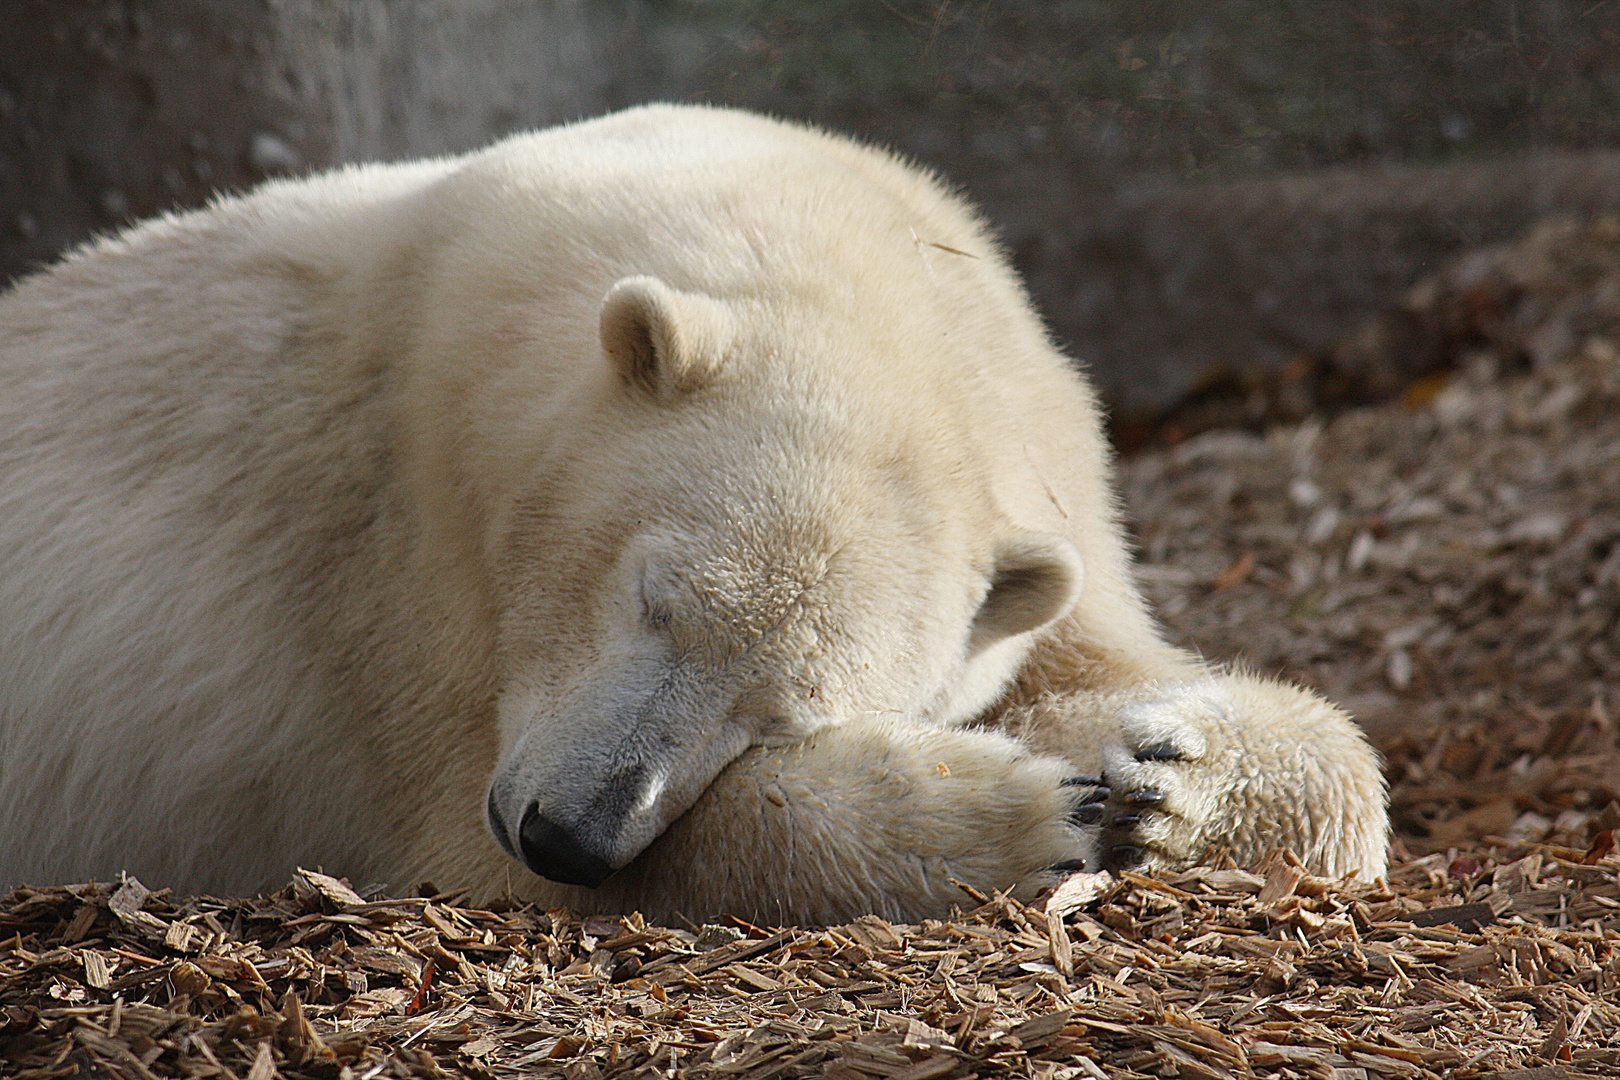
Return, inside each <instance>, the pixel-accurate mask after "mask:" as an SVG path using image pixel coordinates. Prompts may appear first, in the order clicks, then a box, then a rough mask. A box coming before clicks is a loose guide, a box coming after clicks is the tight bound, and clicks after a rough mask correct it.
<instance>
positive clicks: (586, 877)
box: [518, 803, 613, 889]
mask: <svg viewBox="0 0 1620 1080" xmlns="http://www.w3.org/2000/svg"><path fill="white" fill-rule="evenodd" d="M518 846H519V847H521V848H522V849H523V864H524V865H525V866H527V867H528V868H529V869H530V870H533V871H534V872H535V873H537V874H539V875H540V876H541V877H543V878H550V879H551V880H552V881H560V882H562V883H563V884H564V885H584V886H586V887H587V888H591V889H594V888H596V887H597V886H598V885H600V884H602V882H603V881H605V880H606V879H607V876H608V875H609V874H611V873H613V867H611V866H609V865H608V864H607V863H606V862H604V861H602V859H601V858H599V857H598V856H596V855H593V854H591V853H590V852H589V851H586V850H585V848H584V846H583V845H582V844H581V843H580V842H579V841H578V840H577V839H575V838H574V836H573V834H572V833H570V832H569V831H568V830H567V829H564V828H563V827H562V826H560V825H558V824H557V823H556V822H554V821H552V820H551V819H550V818H547V817H544V816H542V815H541V813H540V808H539V807H538V806H536V805H535V804H534V803H530V804H529V808H528V809H527V810H525V811H523V821H522V823H521V824H519V825H518Z"/></svg>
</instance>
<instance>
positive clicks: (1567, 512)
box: [0, 221, 1620, 1080]
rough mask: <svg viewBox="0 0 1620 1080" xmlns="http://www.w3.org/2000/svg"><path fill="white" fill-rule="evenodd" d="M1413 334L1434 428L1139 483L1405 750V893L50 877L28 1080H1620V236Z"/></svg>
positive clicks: (1483, 295)
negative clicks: (932, 913) (806, 905)
mask: <svg viewBox="0 0 1620 1080" xmlns="http://www.w3.org/2000/svg"><path fill="white" fill-rule="evenodd" d="M1470 298H1471V299H1470ZM1458 320H1463V322H1462V323H1461V324H1459V323H1458ZM1470 320H1471V321H1470ZM1398 321H1400V322H1401V325H1406V326H1417V327H1418V328H1419V329H1420V330H1421V329H1422V328H1423V327H1426V326H1427V327H1431V328H1432V327H1435V326H1441V327H1450V328H1451V329H1449V330H1447V331H1446V333H1447V334H1449V335H1450V336H1449V337H1447V336H1446V335H1445V334H1439V335H1436V334H1429V335H1427V336H1425V335H1423V334H1419V335H1418V336H1417V339H1415V340H1422V341H1423V342H1426V344H1425V346H1424V347H1425V348H1431V349H1433V348H1443V349H1445V350H1450V353H1449V354H1448V355H1445V356H1442V357H1439V358H1438V359H1437V358H1436V357H1435V356H1433V355H1430V356H1428V357H1427V359H1426V360H1425V363H1430V364H1431V367H1430V368H1429V369H1428V370H1432V371H1434V372H1438V374H1432V375H1430V376H1429V377H1428V378H1427V379H1425V381H1423V382H1421V383H1418V384H1416V385H1415V386H1413V387H1412V388H1410V389H1409V390H1408V391H1407V392H1406V394H1405V396H1404V398H1403V399H1402V400H1401V401H1399V402H1397V403H1394V404H1389V405H1384V406H1379V407H1375V408H1367V409H1362V410H1357V411H1347V412H1342V413H1340V414H1339V415H1337V416H1335V417H1333V418H1331V419H1309V420H1306V421H1305V422H1304V423H1303V424H1298V425H1293V426H1281V427H1275V428H1273V429H1272V430H1271V431H1269V432H1268V433H1266V434H1263V435H1252V434H1245V433H1242V432H1237V431H1230V430H1229V431H1212V432H1208V433H1205V434H1203V435H1200V436H1197V437H1195V438H1193V439H1190V440H1187V441H1185V442H1183V443H1181V444H1180V445H1178V446H1176V447H1174V448H1172V449H1169V450H1163V451H1155V452H1152V453H1145V454H1142V455H1139V456H1137V457H1135V458H1133V459H1131V460H1129V461H1127V462H1125V463H1124V466H1123V469H1122V472H1123V481H1124V486H1125V490H1126V494H1127V504H1128V507H1129V513H1130V517H1131V519H1132V523H1133V526H1134V528H1135V529H1136V530H1137V534H1138V536H1139V537H1140V540H1141V545H1142V554H1143V566H1142V577H1143V582H1144V585H1145V587H1146V588H1147V590H1148V591H1149V593H1150V594H1151V595H1152V597H1153V599H1154V600H1155V602H1156V603H1157V604H1158V606H1159V608H1160V610H1161V611H1162V612H1163V613H1164V615H1165V620H1166V623H1167V625H1168V626H1169V627H1170V630H1171V633H1172V635H1173V636H1175V637H1176V638H1177V639H1179V640H1181V641H1183V642H1185V643H1187V644H1189V645H1191V646H1193V647H1195V648H1198V649H1200V650H1201V651H1203V652H1204V653H1205V654H1206V655H1208V656H1210V657H1211V658H1212V659H1216V660H1220V661H1223V662H1242V663H1247V664H1249V665H1251V666H1253V667H1255V668H1258V669H1261V670H1264V671H1269V672H1276V673H1279V674H1283V675H1286V676H1288V677H1291V678H1295V679H1298V680H1300V681H1303V682H1306V683H1309V684H1311V685H1314V686H1316V687H1318V688H1320V689H1322V690H1324V691H1325V692H1327V693H1329V694H1330V695H1332V696H1334V697H1336V698H1338V699H1339V700H1341V701H1343V702H1345V703H1346V705H1347V706H1348V707H1349V708H1350V709H1351V710H1352V711H1353V712H1355V713H1356V714H1357V716H1358V717H1359V718H1360V719H1361V720H1362V722H1363V724H1364V725H1365V726H1366V727H1367V729H1368V731H1369V733H1370V734H1371V735H1372V737H1373V739H1374V741H1376V742H1377V743H1378V744H1379V745H1380V747H1381V748H1382V749H1383V750H1384V752H1385V754H1386V756H1387V758H1388V761H1389V772H1390V777H1391V781H1392V786H1393V797H1394V808H1395V823H1396V833H1397V839H1396V859H1395V862H1394V865H1393V867H1392V869H1391V871H1390V873H1389V875H1388V878H1387V880H1380V881H1374V882H1362V881H1357V880H1354V879H1352V880H1349V881H1345V882H1332V881H1324V880H1321V879H1317V878H1314V877H1311V876H1310V875H1308V874H1305V873H1303V872H1302V871H1301V870H1300V869H1299V867H1298V866H1297V864H1296V863H1295V862H1293V861H1291V860H1290V859H1288V858H1287V857H1286V856H1279V857H1277V858H1274V859H1273V860H1272V861H1271V862H1269V863H1268V864H1267V865H1266V866H1264V867H1261V868H1259V872H1249V871H1246V870H1242V869H1237V868H1234V867H1231V866H1218V867H1213V868H1203V869H1198V870H1194V871H1192V872H1189V873H1183V874H1176V875H1164V876H1160V877H1145V876H1139V875H1134V874H1125V875H1122V876H1120V877H1118V878H1114V877H1109V876H1107V875H1079V876H1077V877H1075V878H1072V879H1071V880H1070V881H1069V882H1067V883H1066V884H1065V885H1064V886H1062V887H1061V888H1060V889H1059V890H1058V892H1057V893H1056V894H1054V895H1053V896H1051V897H1049V898H1047V899H1046V900H1044V901H1043V902H1042V903H1040V904H1037V905H1035V906H1030V907H1025V906H1022V905H1020V904H1018V903H1016V902H1014V901H1011V900H1008V899H1004V898H1002V897H999V896H995V897H982V896H977V895H968V894H964V896H963V913H962V914H961V915H960V916H958V917H956V918H953V919H951V920H948V921H944V922H932V921H931V922H925V923H923V924H921V925H915V926H911V925H895V924H890V923H886V922H884V921H882V920H880V919H876V918H866V919H862V920H859V921H857V922H855V923H852V924H850V925H848V926H841V927H834V928H828V929H807V928H774V927H765V928H761V927H754V926H749V925H746V924H740V923H739V924H734V925H729V926H709V927H685V928H670V927H655V926H646V925H645V924H644V923H643V922H642V921H641V919H640V918H639V917H637V916H634V915H630V916H627V917H624V918H617V917H615V918H605V917H591V918H586V919H583V920H581V919H580V918H578V917H576V916H574V915H572V914H570V913H568V912H566V911H561V910H552V911H543V910H537V909H535V908H532V907H521V906H508V907H497V908H495V909H493V910H479V909H474V908H469V907H466V906H463V905H462V904H461V903H459V902H458V898H457V897H456V896H454V895H438V896H432V897H413V898H399V899H395V898H386V897H377V896H371V895H366V896H362V895H360V894H358V893H356V892H355V891H354V890H353V889H352V888H350V887H349V885H347V884H345V883H343V882H340V881H336V880H333V879H331V878H328V877H324V876H322V875H320V874H316V873H313V872H307V871H306V872H300V873H299V874H298V875H297V876H296V877H295V878H294V880H293V881H292V882H291V883H290V884H289V885H288V886H287V887H285V888H284V889H282V890H281V891H280V892H278V893H276V894H274V895H271V896H266V897H260V898H257V899H213V898H189V897H187V898H183V897H173V896H170V895H168V894H167V893H165V892H148V891H147V889H146V888H145V887H144V886H142V885H141V884H140V883H139V882H137V881H135V880H133V879H128V880H125V881H122V882H116V883H105V884H91V885H79V886H68V887H56V888H26V887H25V888H19V889H16V890H14V891H13V892H12V893H11V894H10V895H9V896H6V897H5V898H3V899H0V1074H4V1075H7V1076H17V1077H59V1076H60V1077H66V1076H79V1077H87V1078H88V1077H93V1078H97V1080H105V1078H112V1077H117V1078H139V1080H151V1078H153V1077H174V1076H198V1077H221V1078H226V1080H270V1078H272V1077H276V1076H285V1077H317V1078H323V1080H339V1078H341V1080H371V1078H375V1077H409V1076H414V1077H440V1076H445V1075H452V1076H468V1077H475V1078H488V1077H505V1076H520V1075H521V1076H531V1075H532V1076H560V1077H563V1078H565V1080H604V1078H614V1080H617V1078H620V1077H626V1078H628V1077H642V1076H647V1077H654V1076H656V1077H661V1078H664V1077H667V1078H674V1077H677V1076H679V1077H691V1078H693V1080H698V1078H707V1077H717V1078H726V1080H774V1078H777V1077H782V1078H794V1077H803V1076H812V1075H814V1076H823V1077H830V1078H834V1080H870V1078H884V1080H931V1078H945V1077H950V1078H968V1077H995V1076H1018V1077H1036V1078H1040V1080H1074V1078H1079V1077H1088V1078H1105V1077H1146V1076H1152V1077H1190V1078H1199V1080H1203V1078H1210V1080H1216V1078H1225V1077H1247V1076H1288V1077H1318V1078H1327V1080H1376V1078H1382V1077H1403V1078H1404V1077H1440V1076H1456V1077H1474V1076H1481V1077H1483V1076H1494V1077H1498V1078H1503V1080H1506V1078H1510V1077H1511V1078H1514V1080H1544V1078H1551V1077H1560V1076H1575V1075H1612V1076H1620V853H1617V852H1616V851H1615V846H1614V832H1615V829H1616V827H1617V826H1620V741H1617V737H1616V718H1617V716H1620V679H1617V677H1616V673H1617V671H1620V624H1617V613H1620V223H1616V222H1613V221H1609V222H1604V221H1598V222H1593V223H1555V224H1553V225H1549V226H1547V227H1545V228H1543V229H1541V230H1538V232H1537V233H1535V234H1533V235H1532V236H1531V237H1529V238H1527V239H1526V241H1524V242H1523V243H1522V244H1519V245H1514V246H1508V247H1503V248H1496V249H1490V250H1488V251H1485V252H1477V253H1474V254H1473V255H1471V256H1470V257H1469V259H1466V260H1460V261H1459V262H1458V263H1457V264H1454V265H1453V266H1450V267H1447V268H1445V269H1444V270H1443V271H1441V272H1440V273H1439V274H1437V275H1436V277H1435V278H1434V279H1432V280H1431V281H1429V282H1425V283H1423V284H1422V285H1420V286H1419V287H1418V288H1417V289H1415V290H1414V292H1413V295H1412V297H1411V298H1410V299H1409V301H1408V304H1407V306H1406V308H1404V309H1403V314H1402V315H1401V316H1400V320H1398ZM1457 325H1463V330H1460V331H1456V332H1452V331H1453V330H1455V328H1456V326H1457ZM1376 336H1377V335H1376V333H1371V332H1369V334H1363V335H1361V342H1362V345H1361V346H1357V347H1362V346H1366V344H1367V341H1369V340H1371V339H1372V338H1375V337H1376ZM1436 341H1440V342H1441V344H1440V345H1436V344H1435V342H1436Z"/></svg>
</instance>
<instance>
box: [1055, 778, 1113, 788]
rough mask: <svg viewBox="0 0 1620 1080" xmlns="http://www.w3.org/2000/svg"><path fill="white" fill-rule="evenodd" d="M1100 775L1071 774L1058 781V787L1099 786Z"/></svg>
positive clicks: (1100, 781) (1100, 784)
mask: <svg viewBox="0 0 1620 1080" xmlns="http://www.w3.org/2000/svg"><path fill="white" fill-rule="evenodd" d="M1101 786H1102V777H1100V776H1071V777H1068V778H1067V779H1065V780H1061V781H1059V782H1058V787H1101Z"/></svg>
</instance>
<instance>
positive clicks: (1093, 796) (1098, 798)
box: [1080, 787, 1113, 806]
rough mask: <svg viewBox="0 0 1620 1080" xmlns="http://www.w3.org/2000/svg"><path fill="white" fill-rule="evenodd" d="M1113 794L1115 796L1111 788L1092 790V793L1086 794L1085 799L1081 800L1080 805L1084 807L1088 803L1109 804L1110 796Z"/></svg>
mask: <svg viewBox="0 0 1620 1080" xmlns="http://www.w3.org/2000/svg"><path fill="white" fill-rule="evenodd" d="M1111 794H1113V791H1112V790H1111V789H1109V788H1105V787H1097V788H1092V789H1091V790H1090V791H1088V792H1086V794H1085V797H1084V798H1082V799H1081V800H1080V805H1082V806H1084V805H1085V804H1087V803H1096V802H1107V801H1108V796H1109V795H1111Z"/></svg>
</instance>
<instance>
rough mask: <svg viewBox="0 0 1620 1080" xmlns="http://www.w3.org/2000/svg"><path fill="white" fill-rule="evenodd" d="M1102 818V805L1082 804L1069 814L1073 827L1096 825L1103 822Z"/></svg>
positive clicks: (1098, 803)
mask: <svg viewBox="0 0 1620 1080" xmlns="http://www.w3.org/2000/svg"><path fill="white" fill-rule="evenodd" d="M1102 816H1103V804H1102V803H1100V802H1094V803H1081V804H1080V805H1079V806H1077V807H1075V808H1074V809H1073V810H1071V811H1070V812H1069V822H1070V824H1073V825H1095V824H1097V822H1099V821H1101V820H1102Z"/></svg>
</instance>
